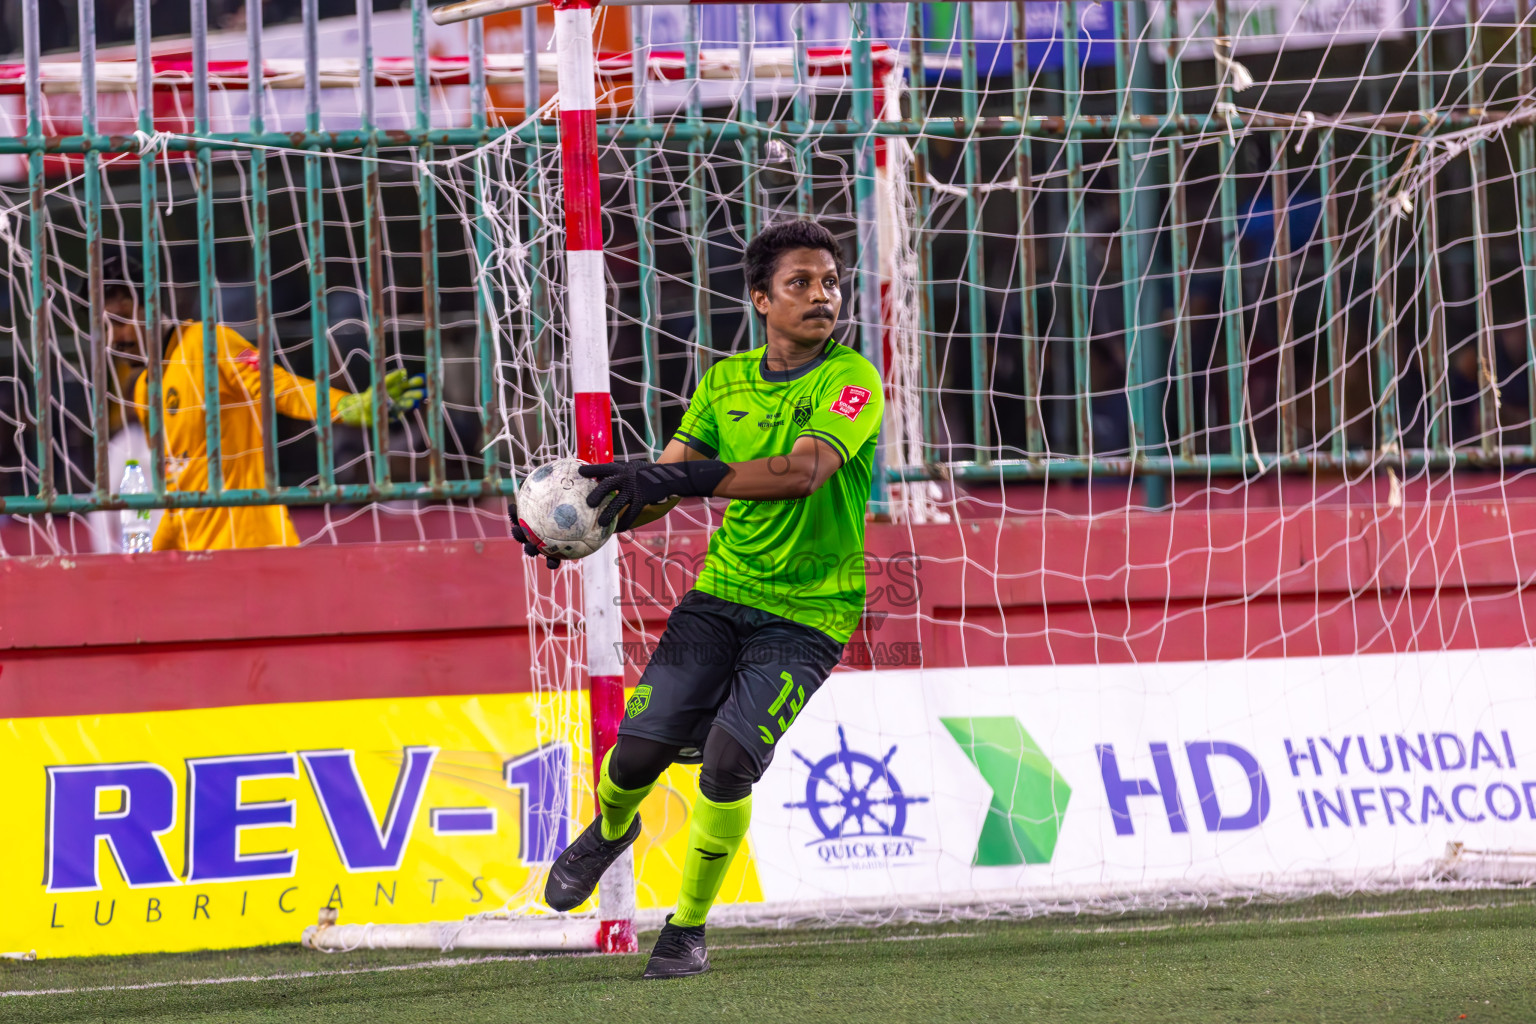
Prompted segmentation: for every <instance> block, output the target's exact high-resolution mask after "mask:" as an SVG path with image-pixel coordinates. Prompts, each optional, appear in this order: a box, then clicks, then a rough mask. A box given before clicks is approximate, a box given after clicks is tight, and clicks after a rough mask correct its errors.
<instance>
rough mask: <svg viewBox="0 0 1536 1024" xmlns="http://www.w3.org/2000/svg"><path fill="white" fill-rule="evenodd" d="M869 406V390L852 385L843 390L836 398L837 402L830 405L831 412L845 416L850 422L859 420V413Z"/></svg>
mask: <svg viewBox="0 0 1536 1024" xmlns="http://www.w3.org/2000/svg"><path fill="white" fill-rule="evenodd" d="M868 404H869V389H868V388H857V387H854V386H853V385H852V384H849V385H848V386H847V387H845V388H843V393H842V394H840V395H838V396H837V401H835V402H833V403H832V411H833V412H835V413H837V414H838V415H839V416H847V417H848V418H849V419H851V420H856V419H858V418H859V413H861V412H863V411H864V407H865V406H866V405H868Z"/></svg>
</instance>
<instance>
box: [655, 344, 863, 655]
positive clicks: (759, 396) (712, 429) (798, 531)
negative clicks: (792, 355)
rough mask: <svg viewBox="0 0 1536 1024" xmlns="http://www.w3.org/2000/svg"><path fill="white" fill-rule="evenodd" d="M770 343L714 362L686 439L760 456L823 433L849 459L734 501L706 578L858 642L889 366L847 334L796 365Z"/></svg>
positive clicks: (727, 595)
mask: <svg viewBox="0 0 1536 1024" xmlns="http://www.w3.org/2000/svg"><path fill="white" fill-rule="evenodd" d="M766 352H767V350H766V349H762V348H758V349H753V350H752V351H750V352H742V353H740V354H739V355H734V356H731V357H730V358H729V359H725V360H722V361H721V362H718V363H716V364H715V365H714V366H713V367H711V368H710V370H709V372H708V373H706V374H705V375H704V380H703V381H702V382H701V383H700V384H699V387H698V389H697V390H696V391H695V392H694V393H693V399H692V400H691V401H690V403H689V405H688V411H687V412H686V413H685V414H684V415H683V422H682V426H680V427H679V428H678V431H677V434H676V437H677V440H679V441H682V442H683V443H684V444H686V445H688V447H690V448H693V449H695V450H697V451H699V452H702V453H704V454H705V455H708V456H709V457H710V458H718V459H720V460H721V461H723V462H750V461H751V460H753V459H766V458H771V457H772V456H775V455H788V454H789V452H790V449H792V448H793V447H794V446H795V441H796V440H797V439H799V438H801V437H814V438H818V439H820V440H822V441H825V442H826V443H827V444H828V445H829V446H830V447H831V448H832V449H833V450H834V451H836V452H837V454H838V455H840V456H841V457H842V460H843V465H842V467H841V468H840V469H838V471H837V472H836V473H834V474H832V478H831V479H830V480H828V481H827V482H826V483H824V484H822V485H821V487H819V488H818V489H817V490H816V493H814V494H812V495H809V496H808V497H804V498H794V499H790V500H787V501H745V500H742V499H737V500H735V501H732V502H731V504H730V506H729V507H727V508H726V510H725V518H724V520H723V521H722V522H721V524H720V528H719V529H718V530H716V531H715V534H714V536H713V537H711V538H710V540H709V556H708V558H706V559H705V562H704V569H703V571H702V572H700V573H699V579H698V583H697V586H698V589H700V590H702V591H704V592H705V593H707V594H713V595H714V596H716V597H718V598H720V599H721V600H723V601H733V602H735V603H736V604H744V605H749V606H751V607H753V608H760V609H762V610H763V611H767V612H772V613H774V614H775V615H782V616H784V618H786V619H789V620H791V621H793V622H798V623H801V624H803V625H806V626H810V627H812V628H813V629H819V630H821V631H822V632H823V633H826V634H827V635H828V636H830V637H832V638H833V639H834V640H837V641H838V642H839V643H846V642H847V640H848V637H849V636H850V635H851V634H852V633H853V630H854V627H855V626H857V625H858V623H859V617H860V616H861V615H862V614H863V613H864V506H865V503H866V502H867V501H868V500H869V482H870V475H871V473H872V472H873V471H874V464H875V440H876V437H877V435H878V434H879V432H880V418H881V415H882V413H883V412H884V410H885V398H884V396H883V395H882V394H881V393H880V374H879V373H878V372H877V371H876V370H875V368H874V366H873V365H871V363H870V362H869V360H867V359H865V358H864V357H863V356H861V355H859V354H858V353H857V352H855V351H854V350H853V349H851V348H848V347H847V346H845V345H839V344H837V343H835V342H828V343H827V347H826V349H825V350H823V352H822V354H821V355H820V356H818V357H817V358H816V359H813V360H811V361H810V362H809V363H806V364H804V365H803V366H798V367H796V368H795V369H793V370H788V371H773V370H770V369H768V366H767V363H766Z"/></svg>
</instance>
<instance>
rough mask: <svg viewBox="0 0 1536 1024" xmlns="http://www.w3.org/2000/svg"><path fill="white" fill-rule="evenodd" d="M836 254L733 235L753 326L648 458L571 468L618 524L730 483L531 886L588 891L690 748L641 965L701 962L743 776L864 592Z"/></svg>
mask: <svg viewBox="0 0 1536 1024" xmlns="http://www.w3.org/2000/svg"><path fill="white" fill-rule="evenodd" d="M844 269H845V267H844V264H843V258H842V254H841V253H840V252H839V250H838V247H837V242H836V240H835V239H833V237H832V234H831V232H829V231H828V230H827V229H826V228H824V227H822V226H821V225H819V224H816V223H813V222H810V221H790V222H786V223H780V224H775V225H773V226H771V227H769V228H767V229H766V230H764V231H763V232H762V233H761V234H760V235H758V236H757V238H755V239H754V240H753V241H752V244H751V245H749V246H748V247H747V254H746V277H747V287H748V289H749V291H750V294H751V298H752V305H753V307H754V308H755V309H756V310H757V313H758V314H759V315H760V316H761V317H762V318H763V324H764V327H765V333H766V336H767V344H766V345H764V346H763V347H762V348H759V349H754V350H752V351H750V352H743V353H740V354H739V355H735V356H731V357H730V358H728V359H725V360H722V361H721V362H719V363H716V364H715V365H714V366H713V367H712V368H711V369H710V370H709V372H708V373H706V374H705V375H704V379H703V380H702V381H701V382H700V383H699V387H698V389H697V390H696V391H695V392H694V394H693V398H692V400H691V401H690V403H689V406H688V411H687V413H686V414H685V415H684V416H683V421H682V425H681V427H680V428H679V429H678V431H677V433H676V434H675V435H674V436H673V438H672V440H671V441H670V442H669V443H668V444H667V447H666V450H665V451H664V452H663V453H662V456H661V460H660V461H659V462H657V463H654V464H652V463H649V462H623V463H607V464H603V465H593V466H584V467H582V470H581V472H582V474H583V475H584V476H588V477H591V478H594V479H595V480H596V481H597V484H596V486H594V487H593V490H592V493H591V495H590V497H589V498H588V501H589V502H590V503H591V504H592V506H593V507H596V506H598V505H599V504H601V503H602V502H603V501H604V500H605V499H607V498H608V496H609V495H615V497H614V499H613V501H612V502H611V503H610V504H609V505H608V507H607V508H606V509H604V511H603V518H604V521H605V522H606V521H611V519H612V518H614V517H617V518H618V527H619V529H621V530H627V529H630V528H631V527H633V526H636V525H638V524H641V523H645V522H649V521H651V520H653V519H656V518H659V517H660V516H662V515H665V514H666V513H667V511H669V510H670V509H671V508H672V506H673V505H675V504H676V503H677V500H678V498H679V497H682V496H688V495H701V496H707V495H714V496H717V497H723V498H730V499H733V500H732V501H731V504H730V506H729V507H728V508H727V509H726V512H725V516H724V518H723V519H722V520H721V523H720V527H719V529H717V530H716V531H715V533H714V536H713V537H711V538H710V543H709V556H708V558H707V559H706V560H705V563H704V568H703V570H702V571H701V572H700V574H699V578H698V581H697V583H696V584H695V586H694V589H693V590H691V591H689V593H688V594H687V595H686V596H684V598H683V599H682V600H681V601H680V602H678V605H677V607H676V608H674V609H673V611H672V614H671V616H670V617H669V618H668V620H667V628H666V632H665V633H664V634H663V635H662V638H661V643H660V644H659V645H658V647H657V650H656V653H655V654H654V655H653V656H652V658H651V660H650V663H649V664H648V665H647V667H646V670H645V673H644V675H643V676H642V677H641V679H640V683H639V685H638V686H637V687H636V689H635V692H634V695H633V696H632V697H631V698H630V700H629V703H628V705H627V706H626V717H625V719H624V722H623V724H622V725H621V726H620V728H619V738H618V742H617V744H615V746H614V748H613V750H612V751H610V752H609V754H608V756H607V757H606V758H605V759H604V761H603V765H602V774H601V778H600V781H599V783H598V788H597V800H598V807H599V811H600V814H599V816H598V818H597V819H596V820H595V821H593V822H592V824H591V825H590V826H588V827H587V829H586V831H584V832H582V834H581V835H580V836H578V837H577V838H576V840H575V841H574V842H573V843H572V844H571V845H570V846H569V847H568V848H567V849H566V850H565V852H564V853H562V854H561V855H560V857H559V859H558V860H557V861H556V862H555V864H554V866H553V867H552V868H551V870H550V874H549V882H548V885H547V886H546V888H545V899H546V901H547V902H548V903H549V905H550V906H551V907H553V908H554V909H556V910H571V909H574V908H575V907H576V906H578V905H579V904H581V903H582V902H584V901H585V900H586V899H587V898H588V897H589V896H590V895H591V894H592V890H593V889H594V888H595V887H596V886H597V883H598V879H599V878H601V877H602V874H603V872H604V871H606V870H607V868H608V866H609V865H611V864H612V863H613V861H614V860H615V859H616V858H617V857H618V856H619V854H621V853H622V852H623V851H624V850H626V849H627V848H628V847H629V846H630V845H631V844H632V843H634V841H635V839H636V838H637V837H638V836H639V834H640V819H639V816H638V814H637V813H636V812H637V809H638V808H639V806H640V803H641V801H643V800H644V799H645V797H646V795H647V794H648V793H649V792H650V791H651V787H652V786H654V785H655V783H656V780H657V779H658V778H659V777H660V776H661V773H662V772H663V771H665V770H666V768H667V766H668V765H670V764H672V763H674V762H683V763H690V764H691V763H699V764H701V765H702V767H701V770H700V774H699V792H700V796H699V799H698V802H697V803H695V804H694V806H693V814H692V816H691V825H690V827H689V834H688V854H687V858H686V860H685V861H684V864H683V877H682V884H681V889H680V891H679V893H678V898H677V911H676V913H674V914H672V915H671V916H670V917H669V918H668V919H667V924H666V926H665V927H664V928H663V929H662V931H661V935H660V937H659V938H658V939H657V940H656V946H655V948H654V949H653V950H652V952H651V958H650V962H649V963H648V964H647V965H646V969H645V976H646V977H647V978H672V977H682V976H685V975H690V974H701V973H703V972H704V971H707V970H708V969H709V959H708V956H707V955H706V953H705V948H704V919H705V917H706V916H707V915H708V913H709V908H710V906H711V905H712V904H713V903H714V901H715V897H716V895H717V894H718V893H719V891H720V884H721V882H722V881H723V880H724V878H725V874H726V871H727V869H728V868H729V867H730V864H731V859H732V857H733V856H734V855H735V853H736V851H737V849H738V848H739V847H740V846H741V843H742V840H743V839H744V838H745V836H746V834H747V826H748V824H749V823H750V821H751V817H752V786H753V784H754V783H756V782H757V780H758V779H759V778H761V777H762V775H763V772H764V770H765V769H767V767H768V763H769V761H770V760H772V758H773V753H774V751H775V750H776V749H777V745H778V743H779V741H780V740H781V739H782V738H783V735H784V731H785V730H786V729H788V728H789V727H790V725H792V724H793V723H794V720H795V716H796V715H798V714H799V713H800V711H801V710H802V709H803V708H804V707H805V703H806V701H807V700H809V699H810V697H811V695H812V694H814V693H815V692H816V690H817V688H818V687H820V686H821V684H822V682H823V681H824V680H825V679H826V678H827V676H828V674H829V673H830V672H831V671H832V669H833V668H834V667H835V666H836V665H837V663H838V660H839V658H841V656H842V651H843V645H844V644H845V643H847V641H848V637H849V635H850V634H851V633H852V632H853V629H854V627H855V626H856V625H857V624H858V621H859V618H860V616H861V614H862V613H863V610H864V590H865V587H864V508H865V503H866V501H867V500H868V497H869V487H870V474H871V473H872V472H873V468H874V455H875V441H876V435H877V434H878V433H879V429H880V418H881V413H882V411H883V407H884V399H883V396H882V395H881V391H880V375H879V373H878V372H877V371H876V370H875V368H874V366H873V365H871V364H870V363H869V361H868V360H866V359H865V358H864V357H863V356H861V355H859V354H858V353H857V352H855V351H853V350H852V349H850V348H847V347H846V346H843V345H840V344H838V343H837V342H835V341H832V340H831V336H832V330H833V328H834V327H835V326H836V324H837V315H838V310H839V309H840V308H841V306H842V296H841V294H840V293H839V291H838V287H839V284H840V283H841V279H842V276H843V272H844ZM519 532H520V531H516V530H514V535H515V536H516V535H518V534H519ZM518 539H519V540H525V538H523V537H521V536H518ZM525 543H526V540H525ZM528 551H529V553H530V554H535V555H536V554H538V549H537V548H535V547H532V546H531V545H529V547H528Z"/></svg>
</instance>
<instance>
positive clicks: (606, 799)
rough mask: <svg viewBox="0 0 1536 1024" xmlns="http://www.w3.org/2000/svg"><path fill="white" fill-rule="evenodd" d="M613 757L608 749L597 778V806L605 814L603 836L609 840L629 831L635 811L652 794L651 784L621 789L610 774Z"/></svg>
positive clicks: (653, 784)
mask: <svg viewBox="0 0 1536 1024" xmlns="http://www.w3.org/2000/svg"><path fill="white" fill-rule="evenodd" d="M612 758H613V751H612V750H610V751H608V753H607V755H605V756H604V757H603V771H602V774H601V775H600V776H599V777H598V780H597V806H598V809H599V810H600V811H601V812H602V815H603V838H604V839H608V840H614V839H620V838H622V837H623V835H624V833H626V832H628V831H629V826H630V823H631V822H633V821H634V820H635V812H636V811H638V810H640V804H641V803H642V802H643V801H644V800H645V798H646V797H647V796H648V795H649V794H650V792H651V788H652V787H654V786H655V785H656V783H654V782H653V783H651V784H650V785H649V786H641V787H640V788H639V789H620V788H619V787H618V786H615V785H614V784H613V779H611V778H609V776H608V762H609V761H610V760H612Z"/></svg>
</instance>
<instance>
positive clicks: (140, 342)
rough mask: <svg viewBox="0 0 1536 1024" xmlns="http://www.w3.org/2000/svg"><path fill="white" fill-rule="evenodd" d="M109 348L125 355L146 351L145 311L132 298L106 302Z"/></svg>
mask: <svg viewBox="0 0 1536 1024" xmlns="http://www.w3.org/2000/svg"><path fill="white" fill-rule="evenodd" d="M105 309H106V314H107V348H108V349H109V350H111V351H113V352H118V353H121V354H123V355H139V354H141V353H142V352H143V351H144V333H143V332H144V328H143V325H142V323H141V321H142V320H143V318H144V311H143V310H141V309H140V308H139V305H138V303H136V302H134V301H133V300H132V299H126V298H120V299H114V300H112V301H110V302H108V303H107V304H106V307H105Z"/></svg>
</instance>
